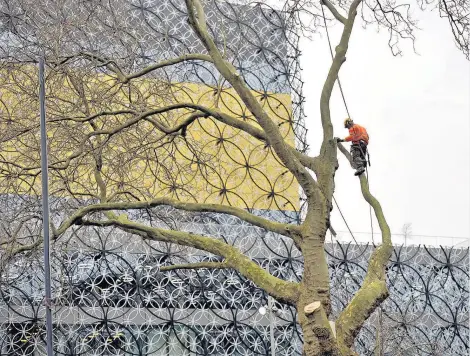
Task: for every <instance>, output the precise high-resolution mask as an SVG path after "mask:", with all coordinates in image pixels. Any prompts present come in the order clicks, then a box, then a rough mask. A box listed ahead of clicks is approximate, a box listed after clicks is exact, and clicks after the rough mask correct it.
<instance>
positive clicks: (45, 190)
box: [39, 56, 54, 356]
mask: <svg viewBox="0 0 470 356" xmlns="http://www.w3.org/2000/svg"><path fill="white" fill-rule="evenodd" d="M45 97H46V87H45V79H44V58H43V57H42V56H41V58H39V109H40V121H41V179H42V222H43V228H44V235H43V236H44V279H45V281H44V284H45V289H46V290H45V292H46V296H45V297H46V299H45V305H46V347H47V356H53V355H54V354H53V349H52V310H51V294H52V293H51V264H50V255H51V254H50V246H49V242H50V236H49V225H50V218H49V184H48V181H49V176H48V163H47V136H46V98H45Z"/></svg>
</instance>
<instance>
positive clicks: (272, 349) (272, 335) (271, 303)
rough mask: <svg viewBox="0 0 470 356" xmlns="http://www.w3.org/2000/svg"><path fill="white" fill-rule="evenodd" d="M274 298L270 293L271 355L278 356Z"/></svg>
mask: <svg viewBox="0 0 470 356" xmlns="http://www.w3.org/2000/svg"><path fill="white" fill-rule="evenodd" d="M273 306H274V303H273V298H272V297H271V296H270V295H268V310H269V332H270V334H271V356H276V339H275V338H274V310H273Z"/></svg>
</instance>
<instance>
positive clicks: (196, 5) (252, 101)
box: [186, 0, 321, 197]
mask: <svg viewBox="0 0 470 356" xmlns="http://www.w3.org/2000/svg"><path fill="white" fill-rule="evenodd" d="M186 7H187V10H188V15H189V23H190V25H191V26H192V28H193V30H194V32H195V33H196V34H197V36H198V37H199V39H200V40H201V42H202V43H203V44H204V46H205V47H206V49H207V51H208V52H209V55H210V56H211V57H212V60H213V63H214V65H215V67H216V68H217V69H218V71H219V72H220V74H221V75H222V76H223V77H224V78H225V79H226V80H227V82H229V83H230V84H231V85H232V87H233V88H234V89H235V91H236V92H237V94H238V95H239V97H240V99H242V101H243V102H244V104H245V105H246V107H247V108H248V110H250V112H251V113H252V114H253V115H254V116H255V118H256V120H257V121H258V123H259V124H260V126H261V127H262V128H263V130H264V132H265V133H266V136H267V139H268V142H269V144H270V145H271V146H272V147H273V148H274V151H275V152H276V154H277V155H278V157H279V158H280V159H281V161H282V163H283V164H284V165H285V166H286V167H287V168H288V169H289V171H290V172H291V173H292V174H293V175H294V176H295V177H296V179H297V181H298V182H299V184H300V186H301V187H302V189H303V190H304V192H305V194H306V196H307V197H313V196H318V195H319V194H321V193H319V190H318V189H317V185H316V182H315V180H314V179H313V178H312V176H311V175H310V174H309V173H308V171H307V170H306V169H305V167H304V166H303V165H302V164H300V162H299V161H298V159H297V157H296V155H294V154H292V152H291V150H290V149H289V148H288V145H287V144H286V142H285V141H284V139H283V138H282V136H281V134H280V132H279V129H278V127H277V125H276V124H275V123H274V122H273V121H272V120H271V118H270V117H269V115H268V114H267V113H266V112H265V111H264V109H263V108H262V107H261V105H260V104H259V102H258V101H257V100H256V98H255V97H254V95H253V93H252V92H251V91H250V89H249V88H248V87H247V86H246V84H245V82H244V81H243V78H241V77H240V75H239V74H238V73H237V71H236V69H235V67H234V66H233V65H232V64H231V63H229V62H227V61H226V60H225V59H224V58H223V56H222V54H221V53H220V51H219V49H218V48H217V46H216V44H215V43H214V41H213V39H212V38H211V36H210V35H209V33H208V31H207V26H206V20H205V14H204V10H203V8H202V5H201V3H200V1H199V0H186Z"/></svg>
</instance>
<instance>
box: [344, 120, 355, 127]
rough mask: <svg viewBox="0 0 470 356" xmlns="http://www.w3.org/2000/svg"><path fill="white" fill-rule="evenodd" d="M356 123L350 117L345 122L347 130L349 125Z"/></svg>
mask: <svg viewBox="0 0 470 356" xmlns="http://www.w3.org/2000/svg"><path fill="white" fill-rule="evenodd" d="M352 124H354V122H353V121H352V119H350V118H349V117H348V118H346V119H345V120H344V127H345V128H347V127H348V125H352Z"/></svg>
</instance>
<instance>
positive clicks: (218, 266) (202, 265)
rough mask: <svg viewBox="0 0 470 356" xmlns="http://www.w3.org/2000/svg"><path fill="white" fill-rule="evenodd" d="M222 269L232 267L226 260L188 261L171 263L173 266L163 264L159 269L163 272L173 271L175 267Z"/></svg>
mask: <svg viewBox="0 0 470 356" xmlns="http://www.w3.org/2000/svg"><path fill="white" fill-rule="evenodd" d="M200 268H207V269H221V268H230V267H229V266H228V264H227V263H226V262H196V263H186V264H181V265H171V266H161V267H160V268H159V270H160V271H161V272H167V271H173V270H175V269H200Z"/></svg>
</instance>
